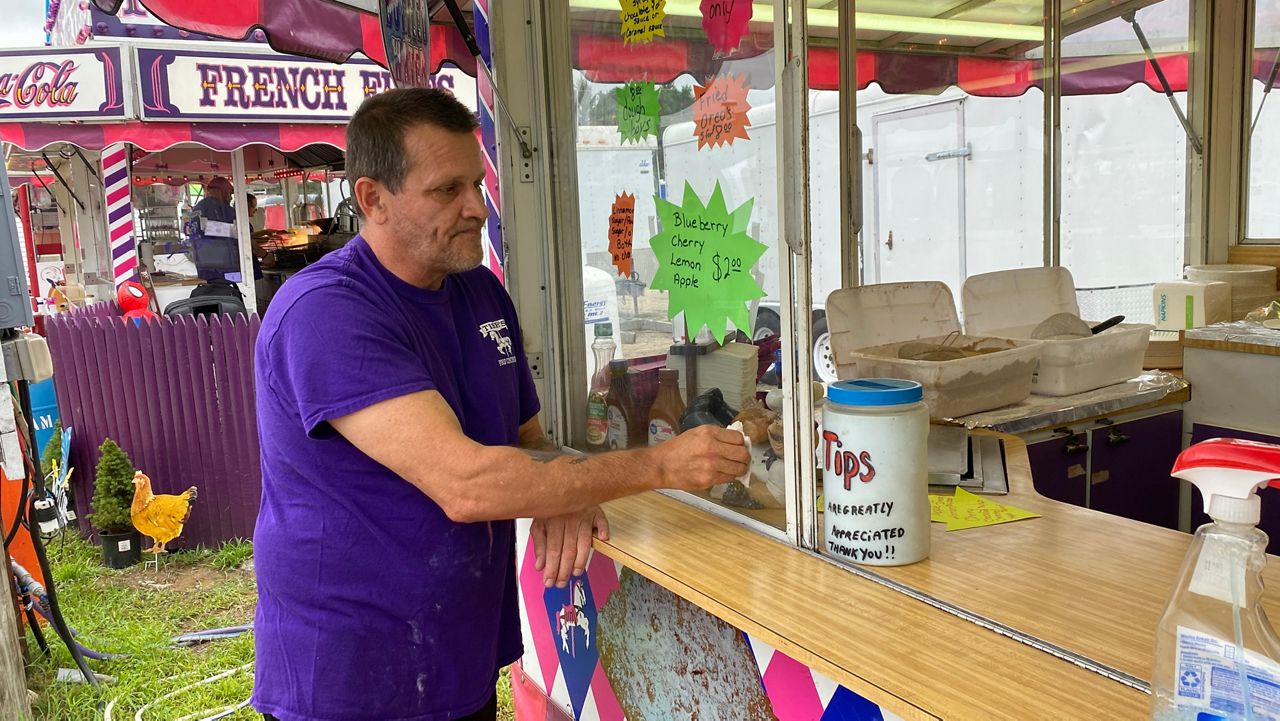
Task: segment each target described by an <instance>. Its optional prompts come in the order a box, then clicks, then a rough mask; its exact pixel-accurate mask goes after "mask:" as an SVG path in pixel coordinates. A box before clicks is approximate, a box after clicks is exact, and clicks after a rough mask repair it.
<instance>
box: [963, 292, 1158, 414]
mask: <svg viewBox="0 0 1280 721" xmlns="http://www.w3.org/2000/svg"><path fill="white" fill-rule="evenodd" d="M960 297H961V305H962V307H963V308H964V325H965V332H967V333H971V334H974V335H986V336H992V337H996V338H1009V339H1016V340H1026V339H1030V338H1031V334H1032V331H1034V330H1035V328H1036V326H1038V325H1039V324H1040V323H1041V322H1043V321H1044V320H1045V319H1047V318H1049V317H1050V316H1053V315H1056V314H1058V313H1071V314H1073V315H1076V316H1078V315H1080V306H1079V305H1078V303H1077V302H1076V287H1075V281H1074V280H1073V279H1072V277H1071V271H1069V270H1067V269H1066V268H1020V269H1017V270H1001V271H996V272H994V273H983V274H982V275H975V276H972V277H970V278H969V279H968V280H966V281H965V282H964V288H963V290H962V291H961V294H960ZM1102 320H1105V319H1103V318H1098V319H1094V320H1089V319H1085V322H1086V323H1088V324H1089V325H1090V326H1093V325H1096V324H1097V323H1098V322H1100V321H1102ZM1154 329H1155V326H1153V325H1149V324H1146V323H1121V324H1119V325H1117V326H1115V327H1113V328H1110V329H1108V330H1105V331H1102V332H1101V333H1099V334H1097V335H1094V336H1089V337H1087V338H1072V339H1067V340H1044V341H1041V343H1043V346H1042V348H1041V352H1040V363H1039V366H1038V367H1037V369H1036V372H1035V376H1034V378H1033V380H1032V385H1031V392H1032V393H1035V394H1036V395H1043V396H1070V395H1075V394H1077V393H1084V392H1086V391H1091V390H1094V389H1095V388H1102V387H1104V386H1109V385H1114V384H1116V383H1123V382H1124V381H1127V380H1129V379H1131V378H1133V377H1134V376H1136V375H1138V374H1140V373H1141V372H1142V361H1143V358H1144V357H1145V355H1146V352H1147V344H1148V343H1149V342H1150V340H1151V331H1153V330H1154Z"/></svg>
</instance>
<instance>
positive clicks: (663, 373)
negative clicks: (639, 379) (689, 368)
mask: <svg viewBox="0 0 1280 721" xmlns="http://www.w3.org/2000/svg"><path fill="white" fill-rule="evenodd" d="M682 417H684V399H683V398H681V397H680V371H677V370H674V369H672V368H663V369H662V370H660V371H658V397H657V398H656V399H655V400H654V401H653V408H651V409H650V410H649V445H651V446H656V445H658V444H659V443H662V442H663V441H669V440H671V439H672V438H675V437H676V434H678V433H679V432H680V419H681V418H682Z"/></svg>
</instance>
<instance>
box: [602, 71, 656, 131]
mask: <svg viewBox="0 0 1280 721" xmlns="http://www.w3.org/2000/svg"><path fill="white" fill-rule="evenodd" d="M613 92H614V96H615V97H616V98H617V99H618V115H617V118H618V134H619V135H621V136H622V143H624V144H625V143H639V142H641V141H643V140H644V139H645V138H647V137H649V136H650V135H652V136H654V137H657V135H658V114H659V112H660V110H661V109H660V106H659V104H658V87H657V86H656V85H654V84H653V83H646V82H632V83H626V84H624V85H623V86H622V87H620V88H618V89H617V90H614V91H613Z"/></svg>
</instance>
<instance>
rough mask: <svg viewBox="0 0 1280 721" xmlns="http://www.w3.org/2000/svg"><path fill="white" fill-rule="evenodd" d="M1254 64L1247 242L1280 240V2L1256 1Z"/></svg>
mask: <svg viewBox="0 0 1280 721" xmlns="http://www.w3.org/2000/svg"><path fill="white" fill-rule="evenodd" d="M1256 3H1257V5H1256V14H1255V16H1254V27H1253V48H1254V50H1253V62H1252V63H1251V64H1250V68H1249V69H1250V72H1251V74H1252V78H1251V80H1250V82H1249V86H1250V87H1251V88H1252V90H1253V93H1252V99H1253V103H1252V106H1251V114H1250V117H1251V118H1252V120H1251V123H1250V130H1249V198H1248V202H1249V206H1248V207H1249V220H1248V226H1247V227H1246V229H1245V235H1246V237H1248V238H1257V239H1260V240H1269V241H1271V242H1276V240H1277V239H1280V203H1278V202H1276V199H1277V198H1280V104H1277V102H1276V100H1277V98H1270V97H1269V96H1270V94H1271V91H1272V90H1273V89H1274V88H1275V85H1276V81H1277V80H1278V79H1280V75H1277V70H1278V69H1280V0H1256Z"/></svg>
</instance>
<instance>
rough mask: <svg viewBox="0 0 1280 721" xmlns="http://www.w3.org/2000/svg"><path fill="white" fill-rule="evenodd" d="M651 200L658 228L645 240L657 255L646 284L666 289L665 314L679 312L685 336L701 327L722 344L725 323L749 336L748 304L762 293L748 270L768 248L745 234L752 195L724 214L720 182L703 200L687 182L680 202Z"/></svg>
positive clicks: (749, 218)
mask: <svg viewBox="0 0 1280 721" xmlns="http://www.w3.org/2000/svg"><path fill="white" fill-rule="evenodd" d="M654 201H655V202H656V203H657V207H658V217H659V219H660V220H661V221H662V232H660V233H658V234H657V235H655V236H653V238H652V239H650V241H649V245H650V247H651V248H653V252H654V254H656V255H657V257H658V272H657V274H656V275H655V276H654V278H653V283H652V284H651V285H652V287H653V288H656V289H659V290H666V291H668V292H669V293H670V296H669V300H668V303H667V317H668V318H675V317H676V314H678V313H681V312H683V313H684V322H685V327H686V328H687V329H688V336H689V337H690V338H693V337H694V336H696V335H697V334H698V331H700V330H702V326H704V325H705V326H707V328H708V329H710V330H711V333H712V335H714V336H715V337H716V340H717V341H720V342H721V343H723V342H724V338H725V335H727V333H728V322H730V321H732V322H733V325H734V327H735V328H738V329H739V330H742V331H744V332H746V333H747V334H748V335H749V334H750V325H751V318H750V317H749V315H748V312H747V304H748V303H749V302H750V301H752V300H754V299H756V298H763V297H764V289H763V288H761V287H760V284H759V283H758V282H756V279H755V276H754V275H753V274H752V269H754V268H755V266H756V263H758V262H759V261H760V256H762V255H764V252H765V250H767V248H766V246H765V245H764V244H763V243H761V242H759V241H757V240H756V239H755V238H752V237H751V236H749V235H747V228H748V227H749V226H748V223H749V221H750V220H751V208H752V205H753V204H754V202H755V201H754V199H753V200H748V201H747V202H745V203H743V204H742V205H740V206H738V207H737V208H736V209H735V210H734V211H733V212H729V210H728V206H726V205H725V201H724V192H723V191H722V190H721V189H720V183H719V182H717V183H716V187H715V189H714V190H712V191H711V197H710V198H709V199H708V200H707V202H706V203H703V202H702V199H701V198H699V197H698V194H697V193H696V192H694V190H693V186H691V185H689V183H687V182H686V183H685V185H684V200H683V202H682V203H681V204H680V205H676V204H674V203H670V202H667V201H666V200H663V199H662V198H654Z"/></svg>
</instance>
